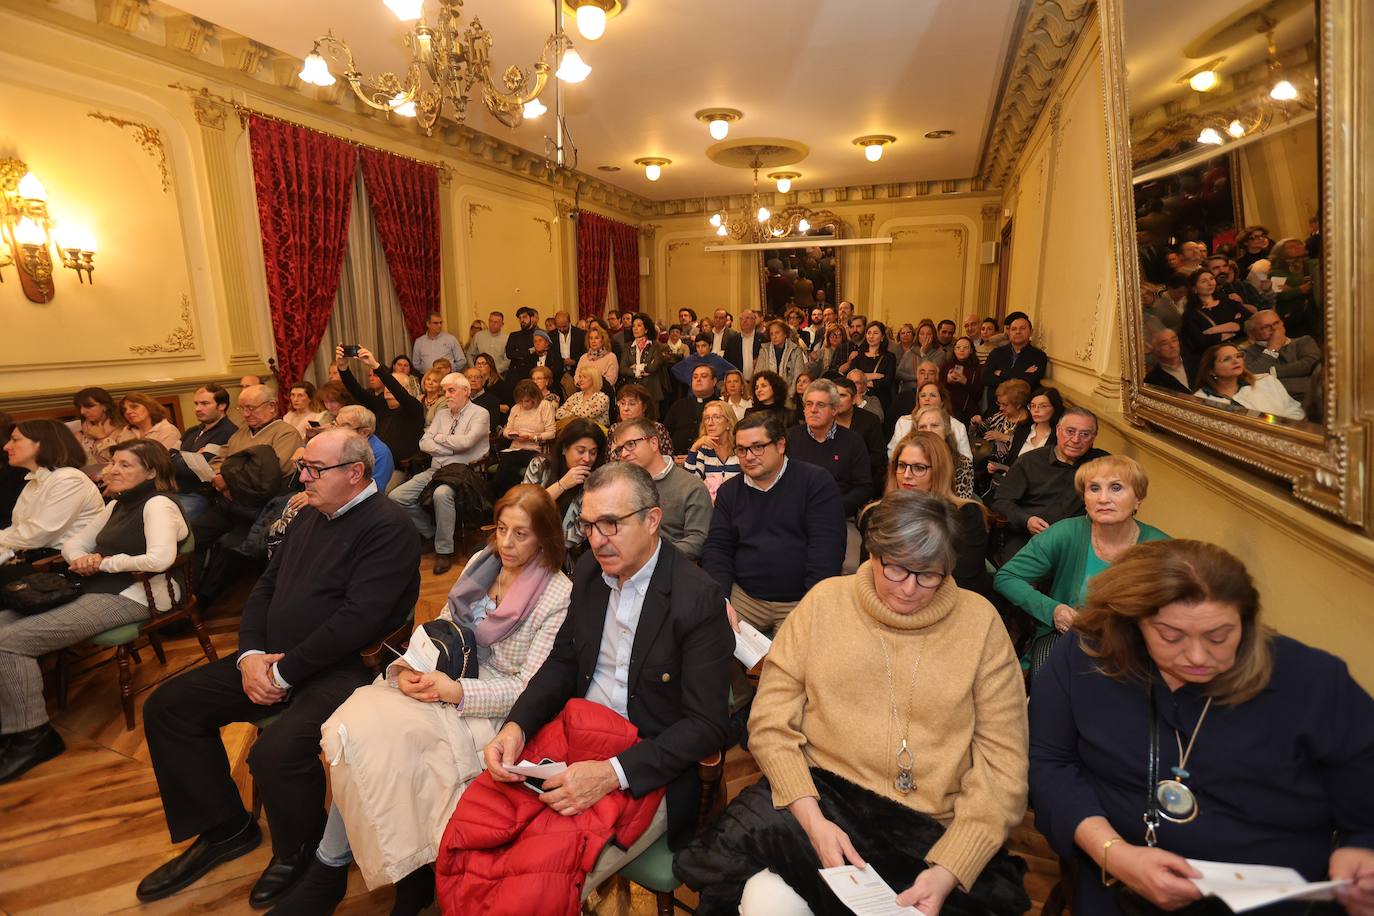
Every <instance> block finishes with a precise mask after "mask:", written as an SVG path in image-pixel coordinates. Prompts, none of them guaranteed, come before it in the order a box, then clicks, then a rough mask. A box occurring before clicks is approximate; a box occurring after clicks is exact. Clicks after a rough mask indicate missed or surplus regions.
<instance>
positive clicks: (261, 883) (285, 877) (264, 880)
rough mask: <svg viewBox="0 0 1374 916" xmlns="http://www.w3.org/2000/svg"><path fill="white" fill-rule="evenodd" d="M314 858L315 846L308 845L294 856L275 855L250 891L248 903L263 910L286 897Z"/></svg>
mask: <svg viewBox="0 0 1374 916" xmlns="http://www.w3.org/2000/svg"><path fill="white" fill-rule="evenodd" d="M314 860H315V856H314V849H313V847H312V848H307V847H306V846H302V847H301V848H300V850H298V851H297V852H296V854H295V855H292V856H273V857H272V861H271V862H268V863H267V867H266V868H264V869H263V870H262V874H261V875H259V876H258V880H257V882H256V883H255V884H254V885H253V889H252V890H251V891H249V892H248V905H249V906H251V907H253V908H254V909H258V910H262V909H266V908H267V907H269V906H271V905H272V904H274V903H276V902H277V901H278V900H280V899H281V898H283V897H285V896H286V895H287V894H288V893H289V892H290V891H291V888H293V887H295V886H296V882H297V881H299V880H300V879H301V876H302V875H304V874H305V870H306V868H308V867H309V865H310V863H311V862H313V861H314Z"/></svg>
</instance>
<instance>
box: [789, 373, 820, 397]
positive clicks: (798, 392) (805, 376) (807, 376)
mask: <svg viewBox="0 0 1374 916" xmlns="http://www.w3.org/2000/svg"><path fill="white" fill-rule="evenodd" d="M815 380H816V379H815V377H814V376H813V375H812V374H811V373H810V372H803V373H802V374H801V375H799V376H797V381H796V383H795V384H793V385H792V403H794V404H800V403H801V402H802V398H804V397H806V389H807V388H808V387H809V386H810V385H811V383H812V382H814V381H815Z"/></svg>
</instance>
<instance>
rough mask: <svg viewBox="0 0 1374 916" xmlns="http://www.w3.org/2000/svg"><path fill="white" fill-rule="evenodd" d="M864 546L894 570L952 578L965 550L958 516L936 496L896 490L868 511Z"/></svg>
mask: <svg viewBox="0 0 1374 916" xmlns="http://www.w3.org/2000/svg"><path fill="white" fill-rule="evenodd" d="M864 546H865V547H866V548H868V552H869V554H870V555H872V556H876V557H881V558H882V560H883V562H885V563H891V564H893V565H894V566H903V567H905V568H907V569H910V570H914V571H916V572H921V571H923V570H932V571H935V572H942V573H944V574H945V575H953V573H954V562H955V559H956V558H957V556H958V553H959V548H960V547H961V546H962V545H961V543H960V533H959V516H958V513H957V512H956V510H955V508H954V505H953V504H952V503H951V502H950V501H949V500H947V499H945V498H944V497H943V496H940V495H939V494H937V493H923V492H921V491H919V490H897V491H895V492H892V493H889V494H887V495H886V496H884V497H883V498H882V501H881V502H879V503H878V505H876V506H874V507H873V509H872V510H870V511H869V513H868V531H867V532H866V533H865V534H864Z"/></svg>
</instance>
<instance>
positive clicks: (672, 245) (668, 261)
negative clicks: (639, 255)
mask: <svg viewBox="0 0 1374 916" xmlns="http://www.w3.org/2000/svg"><path fill="white" fill-rule="evenodd" d="M694 244H697V243H696V242H695V241H685V242H669V243H668V257H667V258H665V259H664V261H665V263H664V266H665V267H672V266H673V252H674V251H677V250H678V249H679V248H686V247H687V246H688V245H694Z"/></svg>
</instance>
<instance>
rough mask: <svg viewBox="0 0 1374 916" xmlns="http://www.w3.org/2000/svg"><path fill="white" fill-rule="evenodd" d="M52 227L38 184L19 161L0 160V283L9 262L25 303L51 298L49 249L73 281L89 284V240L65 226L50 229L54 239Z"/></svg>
mask: <svg viewBox="0 0 1374 916" xmlns="http://www.w3.org/2000/svg"><path fill="white" fill-rule="evenodd" d="M54 230H55V222H54V220H53V219H52V217H51V216H50V215H49V214H48V192H47V190H46V189H45V188H44V187H43V183H42V182H41V181H39V180H38V177H37V176H36V175H34V174H33V173H32V172H30V171H29V167H28V166H27V165H25V164H24V163H23V162H21V161H20V160H18V159H0V283H3V282H4V279H5V272H4V269H5V268H6V267H10V266H13V267H14V268H15V271H16V272H17V273H18V274H19V285H20V287H21V288H22V289H23V290H24V295H25V296H26V297H27V298H28V300H29V301H30V302H38V303H44V302H51V301H52V300H53V297H54V296H56V295H57V290H56V288H55V286H54V284H53V252H56V253H57V256H58V259H59V260H60V261H61V264H62V266H63V267H66V268H68V269H70V270H74V271H76V276H77V279H78V281H80V282H82V283H87V282H89V283H91V284H94V283H95V278H94V277H93V276H92V273H93V272H94V271H95V251H96V244H95V239H94V238H92V237H91V235H90V233H88V232H85V231H83V230H79V229H70V228H63V229H61V230H56V231H57V235H58V238H56V239H54V237H53V233H54Z"/></svg>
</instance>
